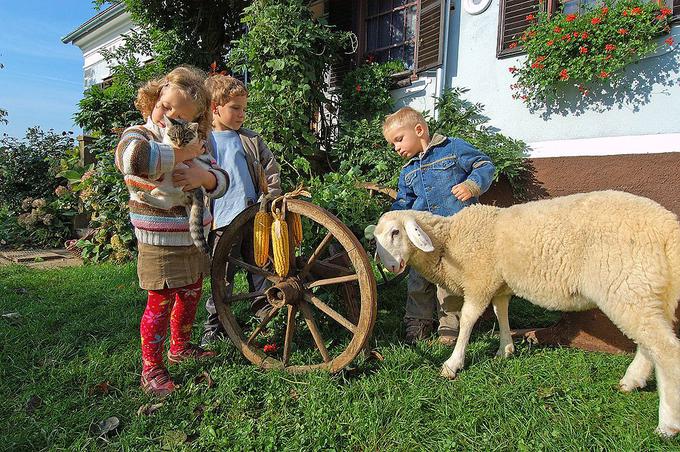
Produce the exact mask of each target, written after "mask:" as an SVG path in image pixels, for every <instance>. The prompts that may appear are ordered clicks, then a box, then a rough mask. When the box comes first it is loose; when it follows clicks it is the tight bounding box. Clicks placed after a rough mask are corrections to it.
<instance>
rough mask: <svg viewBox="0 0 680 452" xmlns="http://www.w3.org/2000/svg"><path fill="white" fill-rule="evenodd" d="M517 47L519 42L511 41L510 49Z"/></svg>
mask: <svg viewBox="0 0 680 452" xmlns="http://www.w3.org/2000/svg"><path fill="white" fill-rule="evenodd" d="M515 47H517V42H511V43H510V45H509V46H508V49H514V48H515Z"/></svg>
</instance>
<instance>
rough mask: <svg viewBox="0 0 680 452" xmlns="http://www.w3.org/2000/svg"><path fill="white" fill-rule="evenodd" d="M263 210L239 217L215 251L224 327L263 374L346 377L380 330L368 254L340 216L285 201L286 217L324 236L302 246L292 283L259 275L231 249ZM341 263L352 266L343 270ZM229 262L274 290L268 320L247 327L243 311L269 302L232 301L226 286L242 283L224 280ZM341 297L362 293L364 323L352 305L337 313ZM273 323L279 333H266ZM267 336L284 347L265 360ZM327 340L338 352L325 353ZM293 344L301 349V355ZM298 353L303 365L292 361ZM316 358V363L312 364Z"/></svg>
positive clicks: (240, 295) (215, 285) (240, 294)
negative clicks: (318, 371)
mask: <svg viewBox="0 0 680 452" xmlns="http://www.w3.org/2000/svg"><path fill="white" fill-rule="evenodd" d="M258 210H259V204H258V205H254V206H251V207H249V208H248V209H246V210H245V211H243V212H242V213H241V214H240V215H238V216H237V217H236V218H235V219H234V220H233V221H232V223H231V225H230V226H229V227H228V228H226V230H225V231H224V232H223V234H222V237H221V238H220V241H219V243H218V244H217V246H216V248H215V252H214V256H213V265H212V273H211V278H212V293H213V299H214V301H215V307H216V308H217V312H218V315H219V318H220V322H221V323H222V325H223V327H224V329H225V330H226V332H227V334H228V335H229V338H230V339H231V340H232V342H233V343H234V344H235V345H236V347H237V348H238V349H239V350H240V351H241V352H242V353H243V355H244V356H245V357H246V358H247V359H248V360H249V361H251V362H252V363H254V364H256V365H257V366H259V367H262V368H265V369H286V370H288V371H291V372H304V371H309V370H315V369H324V370H329V371H331V372H337V371H339V370H341V369H343V368H344V367H346V366H347V365H348V364H350V363H351V361H352V360H353V359H354V358H355V357H356V356H357V354H358V353H359V352H360V351H361V350H362V349H363V348H364V347H365V346H366V344H367V342H368V340H369V338H370V335H371V332H372V329H373V324H374V322H375V316H376V311H377V307H376V300H377V294H376V283H375V278H374V276H373V272H372V269H371V265H370V261H369V259H368V256H367V255H366V252H365V250H364V249H363V247H362V246H361V243H360V242H359V240H358V239H357V238H356V237H355V236H354V235H353V234H352V233H351V231H350V230H349V229H348V228H347V227H346V226H345V225H344V224H342V222H340V220H338V219H337V218H336V217H335V216H334V215H332V214H331V213H329V212H328V211H326V210H324V209H322V208H320V207H318V206H316V205H314V204H311V203H308V202H305V201H301V200H295V199H290V200H287V210H288V212H294V213H297V214H300V215H301V217H302V218H303V222H304V224H305V225H306V226H308V227H309V228H310V230H314V228H317V229H319V230H321V231H323V230H325V233H323V234H322V236H323V238H322V239H321V240H317V241H315V243H307V244H305V243H304V242H303V247H304V248H303V249H306V250H307V252H306V253H303V255H299V256H298V257H297V259H296V260H295V261H292V262H291V271H290V273H289V275H288V276H287V277H286V278H280V277H278V276H277V275H275V274H274V273H273V271H268V270H267V269H259V268H257V267H255V266H254V264H252V265H251V264H248V263H247V262H245V260H244V259H242V260H239V259H234V258H233V257H230V256H229V251H230V249H231V246H232V245H233V244H234V243H235V241H236V240H237V238H238V236H239V233H240V232H242V233H243V234H252V229H250V228H249V227H248V226H249V224H252V223H250V222H251V221H252V219H253V218H254V217H255V214H256V213H257V211H258ZM332 244H335V245H336V249H338V248H339V249H340V252H339V253H337V252H336V253H334V255H332V254H330V251H329V249H330V248H332V246H331V245H332ZM298 254H300V252H299V251H298ZM338 256H340V258H341V259H340V260H339V261H340V262H341V263H345V264H349V265H350V266H349V267H345V266H344V265H339V264H337V262H338ZM343 256H344V257H343ZM227 262H229V265H236V267H237V268H239V269H240V270H241V273H243V272H244V271H245V270H251V271H256V270H257V271H259V272H260V273H259V274H262V275H263V276H265V277H266V278H267V279H268V280H269V281H270V282H271V284H272V287H270V288H269V289H267V290H266V291H265V293H264V295H265V296H266V299H267V303H268V304H269V306H270V307H271V310H270V311H269V314H267V315H266V316H264V318H263V319H261V320H257V321H256V322H254V323H248V322H247V321H246V320H244V319H245V317H247V315H244V314H243V312H242V311H243V309H242V308H243V306H242V305H243V303H247V302H248V300H252V299H254V297H255V295H263V293H262V292H257V293H256V292H249V289H246V290H241V291H238V290H237V291H236V292H234V293H232V294H231V295H228V290H227V283H229V284H230V287H235V284H234V279H236V278H235V277H234V278H231V279H232V280H231V281H226V280H225V276H226V275H227V273H226V269H225V266H226V264H227ZM322 273H323V275H322V276H320V275H321V274H322ZM347 289H357V290H354V291H351V290H347ZM335 291H337V292H339V293H345V297H346V296H347V295H346V294H347V293H352V292H354V293H357V292H358V297H359V299H358V300H356V301H357V303H356V305H355V308H357V310H358V312H357V313H355V314H358V318H352V317H353V314H352V313H351V312H350V311H351V310H352V309H351V307H350V306H349V304H350V303H346V304H347V309H345V310H344V311H343V310H342V309H341V308H340V307H339V305H338V302H337V299H336V298H335V297H334V296H332V294H333V293H334V292H335ZM324 297H325V299H324ZM345 302H347V300H346V299H345ZM239 303H241V306H239ZM239 309H241V311H239ZM284 317H285V328H283V331H281V325H280V324H277V323H276V322H277V321H282V320H283V318H284ZM274 319H276V321H273V320H274ZM270 322H272V324H273V326H272V327H271V328H268V327H269V326H270ZM253 325H254V327H253ZM258 328H259V330H258ZM264 331H267V332H268V333H267V334H271V335H274V336H275V337H278V340H281V341H282V342H283V347H282V348H281V349H279V350H278V351H277V352H272V351H271V350H269V351H268V352H265V351H264V346H263V345H262V344H261V343H260V342H258V341H259V339H261V338H262V337H263V335H264V334H265V333H264ZM280 333H283V334H280ZM310 336H311V338H310ZM329 338H330V339H331V343H332V344H333V347H331V348H330V349H328V348H326V340H328V339H329ZM310 339H311V340H310ZM275 343H276V342H275ZM293 344H298V346H299V348H295V346H294V345H293ZM309 344H313V346H314V347H315V348H316V352H313V351H309V350H305V349H303V348H302V346H303V345H309ZM268 345H270V344H268ZM324 349H325V350H324ZM298 352H299V354H300V356H301V357H302V358H300V357H297V356H293V355H294V354H295V353H298ZM312 357H314V358H315V359H316V360H318V362H311V361H310V360H312V361H313V359H312ZM296 359H297V361H296ZM300 359H302V360H303V361H304V362H301V361H300Z"/></svg>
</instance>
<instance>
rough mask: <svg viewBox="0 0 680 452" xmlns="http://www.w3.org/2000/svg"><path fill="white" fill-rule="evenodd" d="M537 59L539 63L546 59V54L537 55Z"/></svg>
mask: <svg viewBox="0 0 680 452" xmlns="http://www.w3.org/2000/svg"><path fill="white" fill-rule="evenodd" d="M536 61H538V62H539V63H541V62H543V61H545V56H544V55H539V56H538V57H536Z"/></svg>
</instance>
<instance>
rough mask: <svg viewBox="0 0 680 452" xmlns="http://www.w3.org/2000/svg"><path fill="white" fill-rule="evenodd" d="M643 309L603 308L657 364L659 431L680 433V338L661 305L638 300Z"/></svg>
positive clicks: (666, 434) (673, 434) (672, 433)
mask: <svg viewBox="0 0 680 452" xmlns="http://www.w3.org/2000/svg"><path fill="white" fill-rule="evenodd" d="M637 305H638V306H642V307H643V309H639V310H635V311H633V310H632V309H620V306H621V305H620V304H619V308H618V309H612V306H613V304H612V305H609V304H605V305H600V309H601V310H602V311H603V312H604V313H605V314H606V315H607V316H609V318H610V319H611V320H612V321H613V322H614V323H615V324H616V325H617V326H618V327H619V328H621V330H622V331H623V332H624V333H625V334H626V335H628V336H629V337H630V338H631V339H633V340H634V341H635V342H636V343H637V344H638V346H639V347H642V348H643V350H644V352H643V353H645V352H649V355H648V356H649V358H650V359H651V360H652V362H653V363H654V368H655V371H656V382H657V387H658V388H659V425H658V426H657V428H656V432H657V433H658V434H659V435H662V436H675V435H676V434H677V433H680V339H678V338H677V336H676V335H675V331H674V330H673V324H672V322H671V321H670V320H669V319H668V318H666V316H665V313H664V312H663V308H662V304H661V303H660V302H658V301H656V300H644V299H642V300H639V301H638V303H637Z"/></svg>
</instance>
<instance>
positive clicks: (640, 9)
mask: <svg viewBox="0 0 680 452" xmlns="http://www.w3.org/2000/svg"><path fill="white" fill-rule="evenodd" d="M671 15H672V10H671V9H670V8H668V7H667V6H665V5H659V4H657V3H643V2H641V1H639V0H623V1H618V2H612V1H609V0H608V1H607V2H606V3H605V4H604V5H602V6H599V7H596V8H594V9H592V10H589V11H587V12H586V13H584V14H566V15H565V14H553V15H552V16H549V15H548V14H547V13H540V14H538V15H537V16H534V15H533V14H530V15H528V16H526V20H527V21H529V22H531V25H530V26H529V27H528V28H527V29H526V30H525V31H524V33H522V35H520V36H519V39H518V41H515V42H513V43H512V44H510V46H511V47H516V46H517V45H522V46H523V48H524V50H525V51H526V53H527V59H526V61H525V62H524V63H523V64H522V65H520V66H519V67H515V66H513V67H510V68H509V70H510V72H511V73H512V74H513V77H514V78H515V79H516V82H515V83H514V84H512V85H511V86H510V87H511V88H512V90H513V92H514V93H513V98H514V99H518V100H521V101H523V102H524V103H526V104H527V106H529V107H542V106H544V105H546V104H547V103H549V102H550V101H551V99H553V98H554V97H555V95H556V93H557V91H558V89H560V90H561V89H563V87H566V86H568V85H574V86H577V87H578V89H579V91H580V92H581V94H582V95H583V96H587V95H588V93H589V86H590V85H592V84H593V83H596V82H607V81H610V80H613V79H615V78H616V77H617V76H619V75H620V74H621V73H622V69H623V68H625V67H626V66H627V65H629V64H630V63H632V62H634V61H636V60H638V59H639V58H641V57H644V56H645V55H648V54H650V53H652V52H654V51H656V50H657V46H658V44H657V41H658V38H659V36H660V35H662V34H663V33H667V32H668V31H669V30H670V27H669V20H670V17H671ZM673 44H674V42H673V38H672V37H668V38H667V39H665V41H664V45H668V46H672V45H673Z"/></svg>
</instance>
